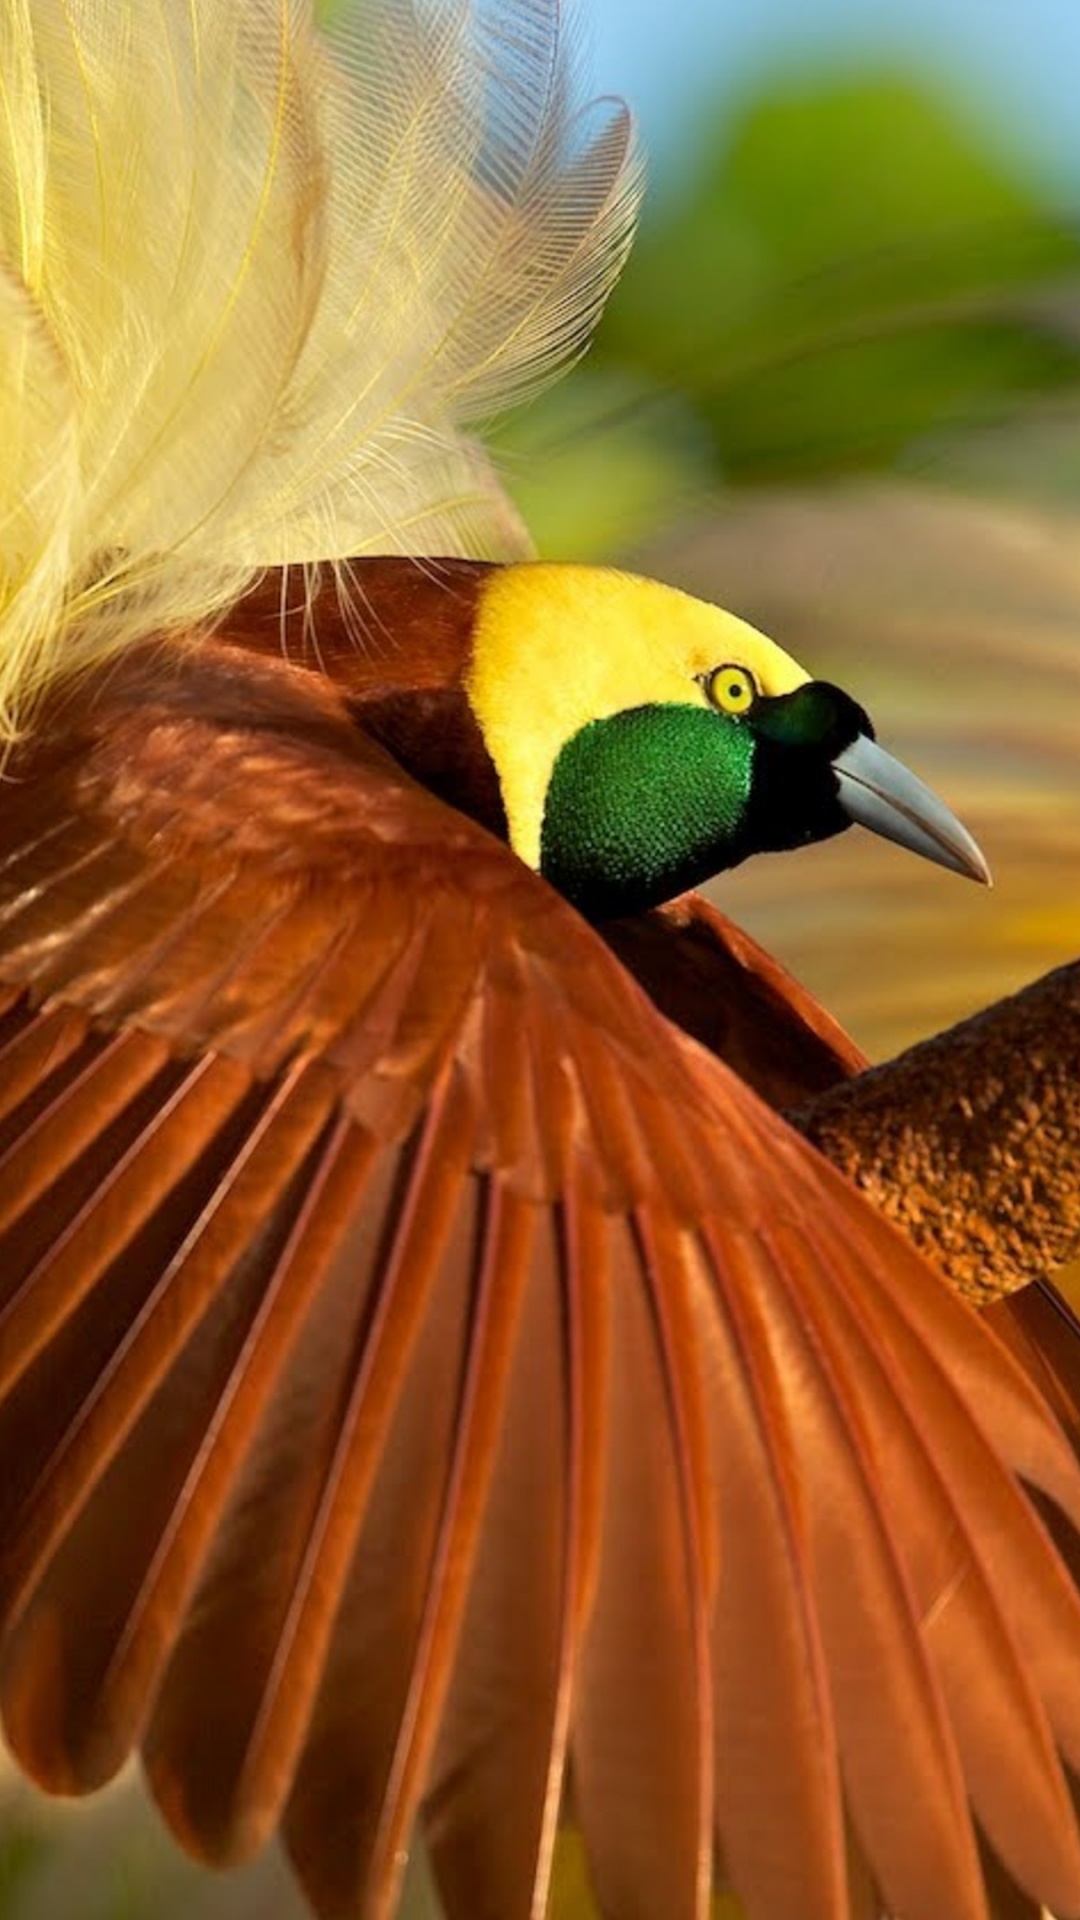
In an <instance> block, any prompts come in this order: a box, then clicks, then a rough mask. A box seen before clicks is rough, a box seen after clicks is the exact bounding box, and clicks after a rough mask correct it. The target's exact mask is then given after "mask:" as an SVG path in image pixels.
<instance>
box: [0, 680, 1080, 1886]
mask: <svg viewBox="0 0 1080 1920" xmlns="http://www.w3.org/2000/svg"><path fill="white" fill-rule="evenodd" d="M0 981H2V982H6V983H7V989H6V993H5V995H4V1012H3V1023H4V1024H3V1034H2V1039H3V1052H2V1054H0V1089H2V1094H3V1103H2V1104H3V1113H2V1121H0V1125H2V1133H0V1152H2V1155H3V1158H2V1159H0V1234H2V1238H0V1449H2V1456H0V1457H2V1458H3V1460H4V1463H5V1467H4V1473H3V1476H2V1481H0V1602H2V1634H0V1698H2V1704H3V1711H4V1716H5V1722H6V1727H7V1731H8V1736H9V1739H10V1741H11V1743H12V1745H13V1747H14V1750H15V1752H16V1754H17V1755H18V1757H19V1759H20V1760H21V1762H22V1764H23V1765H24V1766H25V1767H26V1768H27V1769H28V1771H29V1772H30V1773H31V1774H32V1775H33V1776H34V1777H35V1778H36V1779H38V1780H39V1781H41V1782H42V1784H44V1785H46V1786H48V1787H51V1788H54V1789H59V1790H62V1791H82V1790H85V1789H88V1788H91V1787H93V1786H95V1785H97V1784H98V1783H99V1782H101V1781H103V1780H104V1779H106V1778H108V1776H109V1775H110V1774H111V1773H112V1772H113V1771H114V1770H115V1769H116V1768H117V1767H118V1766H119V1765H120V1764H121V1762H122V1761H123V1759H124V1757H125V1756H126V1755H127V1754H128V1752H129V1751H130V1750H131V1749H132V1748H133V1747H141V1749H142V1751H143V1754H144V1756H145V1762H146V1766H147V1769H148V1773H149V1777H150V1781H151V1784H152V1787H153V1790H154V1792H155V1794H156V1796H157V1798H158V1800H159V1802H160V1804H161V1806H162V1808H163V1809H164V1812H165V1814H166V1817H167V1818H168V1820H169V1822H170V1824H171V1825H172V1827H173V1829H174V1831H175V1832H176V1833H177V1835H178V1836H179V1838H180V1840H181V1841H182V1842H183V1844H184V1845H185V1846H187V1847H188V1848H189V1849H190V1850H192V1851H193V1852H194V1853H196V1854H198V1855H200V1856H203V1857H205V1858H207V1859H210V1860H214V1861H219V1862H227V1861H230V1860H233V1859H236V1858H238V1857H240V1856H242V1855H244V1854H245V1853H247V1852H249V1851H250V1850H252V1849H253V1848H255V1847H256V1846H258V1844H259V1843H260V1841H261V1840H262V1839H263V1838H264V1837H265V1836H266V1835H267V1834H268V1833H269V1832H270V1831H271V1830H272V1829H273V1828H274V1827H275V1826H276V1825H277V1824H278V1823H279V1822H280V1823H281V1824H282V1826H283V1829H284V1833H285V1837H286V1842H287V1845H288V1847H289V1849H290V1851H291V1854H292V1857H293V1859H294V1861H295V1863H296V1866H297V1869H298V1872H299V1874H300V1877H301V1879H302V1882H303V1884H304V1886H305V1888H306V1890H307V1892H308V1895H309V1897H310V1898H311V1900H312V1903H313V1905H314V1906H315V1908H316V1910H317V1911H318V1912H319V1913H320V1914H321V1915H326V1916H331V1915H334V1916H337V1915H340V1914H343V1913H345V1912H351V1913H357V1912H359V1913H361V1914H363V1915H364V1916H368V1917H369V1920H383V1916H386V1915H388V1914H389V1913H390V1912H391V1910H392V1907H393V1901H394V1896H395V1891H396V1888H397V1885H398V1881H399V1876H400V1870H401V1862H402V1857H403V1855H402V1849H403V1848H404V1846H405V1845H406V1844H407V1842H408V1838H409V1835H410V1832H411V1830H412V1828H413V1826H414V1824H415V1821H416V1819H417V1817H418V1816H419V1817H420V1818H421V1819H422V1822H423V1826H424V1830H425V1833H426V1836H427V1839H428V1842H429V1844H430V1847H431V1850H432V1856H433V1860H434V1865H435V1869H436V1873H437V1876H438V1880H439V1883H440V1886H441V1889H442V1892H443V1895H444V1898H445V1901H446V1904H447V1909H448V1912H449V1914H450V1915H451V1920H484V1917H485V1916H491V1920H495V1917H496V1916H497V1920H515V1916H521V1917H522V1920H525V1917H526V1916H536V1915H539V1914H540V1913H541V1912H542V1909H543V1903H544V1895H545V1887H546V1878H547V1868H548V1862H549V1857H550V1847H551V1842H552V1836H553V1830H554V1824H555V1821H556V1818H557V1815H558V1813H559V1811H560V1804H561V1799H562V1794H563V1780H564V1776H567V1775H568V1776H569V1779H570V1782H571V1787H570V1792H571V1798H572V1806H573V1810H574V1813H575V1816H576V1818H577V1819H578V1820H579V1821H580V1822H581V1825H582V1828H583V1831H584V1835H585V1839H586V1844H587V1848H588V1852H589V1857H590V1861H591V1867H592V1872H593V1876H594V1879H595V1883H596V1887H597V1890H598V1896H599V1899H600V1903H601V1906H602V1908H603V1910H604V1911H605V1912H606V1913H610V1914H614V1915H620V1916H621V1915H632V1916H641V1920H683V1916H685V1917H686V1920H699V1916H702V1915H703V1914H704V1913H705V1911H706V1901H707V1891H708V1885H709V1881H710V1875H711V1872H712V1869H713V1861H714V1852H715V1853H716V1854H717V1856H718V1858H719V1861H720V1862H721V1867H720V1869H719V1871H720V1872H722V1873H723V1874H726V1875H727V1876H728V1878H729V1879H730V1881H731V1882H732V1883H734V1884H735V1885H736V1886H737V1887H738V1888H739V1889H740V1890H741V1892H742V1894H743V1896H744V1898H745V1900H746V1903H747V1907H748V1910H749V1913H750V1915H751V1916H752V1920H795V1917H796V1916H798V1920H808V1917H810V1920H840V1916H843V1915H845V1914H847V1913H848V1912H849V1911H854V1910H855V1903H856V1902H858V1903H859V1911H862V1910H863V1903H864V1902H865V1901H866V1900H867V1898H868V1896H867V1894H866V1891H865V1874H866V1871H867V1863H869V1874H870V1875H871V1876H872V1880H873V1883H874V1886H875V1887H876V1889H877V1892H878V1895H879V1897H880V1900H881V1902H882V1903H883V1904H884V1905H885V1906H887V1907H888V1908H889V1909H890V1910H891V1911H894V1912H898V1913H900V1912H902V1913H903V1914H904V1915H905V1916H910V1920H979V1917H980V1916H983V1915H984V1914H985V1903H984V1896H983V1892H982V1876H981V1872H980V1868H979V1864H978V1860H979V1853H978V1843H977V1840H976V1824H975V1823H976V1822H977V1823H978V1827H979V1828H980V1829H981V1830H982V1831H983V1832H984V1833H985V1834H986V1835H987V1836H989V1839H990V1841H991V1842H992V1844H993V1846H994V1848H995V1849H996V1850H997V1851H998V1853H999V1854H1000V1855H1001V1857H1002V1858H1003V1860H1004V1862H1005V1863H1006V1865H1007V1867H1008V1869H1009V1870H1010V1871H1011V1873H1012V1874H1013V1875H1014V1876H1015V1877H1016V1878H1017V1879H1018V1880H1019V1881H1020V1882H1021V1883H1022V1884H1023V1885H1024V1886H1025V1887H1026V1888H1027V1889H1028V1890H1029V1891H1030V1893H1031V1894H1032V1895H1033V1897H1038V1898H1040V1899H1043V1900H1046V1901H1048V1902H1050V1903H1051V1904H1053V1905H1055V1906H1057V1907H1059V1908H1062V1909H1067V1908H1069V1907H1070V1906H1075V1905H1076V1904H1077V1903H1080V1845H1078V1841H1077V1835H1076V1831H1075V1827H1074V1824H1073V1819H1072V1814H1071V1810H1070V1803H1069V1798H1068V1793H1067V1790H1066V1786H1065V1781H1064V1778H1063V1772H1062V1767H1061V1763H1060V1760H1059V1758H1058V1750H1059V1749H1060V1751H1061V1752H1062V1753H1063V1754H1064V1755H1065V1757H1066V1758H1067V1759H1068V1760H1069V1761H1070V1762H1071V1764H1072V1765H1073V1766H1074V1767H1080V1604H1078V1601H1077V1597H1076V1594H1075V1593H1074V1591H1073V1589H1072V1587H1071V1585H1070V1584H1069V1582H1068V1580H1067V1578H1066V1576H1065V1574H1064V1573H1063V1571H1062V1569H1061V1567H1060V1565H1059V1563H1058V1561H1057V1560H1056V1558H1055V1557H1054V1556H1053V1554H1052V1552H1051V1550H1050V1548H1049V1546H1048V1544H1047V1539H1046V1536H1045V1534H1044V1533H1043V1531H1042V1528H1041V1525H1040V1522H1039V1520H1038V1519H1037V1517H1036V1515H1035V1513H1034V1510H1033V1508H1032V1506H1031V1504H1030V1503H1029V1500H1028V1498H1027V1496H1026V1495H1025V1494H1024V1492H1023V1491H1022V1490H1021V1487H1020V1485H1019V1482H1018V1479H1017V1478H1016V1476H1018V1475H1022V1476H1023V1477H1024V1479H1025V1480H1027V1481H1030V1482H1031V1483H1032V1484H1034V1485H1035V1486H1037V1487H1039V1488H1041V1489H1043V1490H1044V1491H1045V1492H1046V1493H1047V1494H1048V1495H1049V1496H1051V1497H1052V1498H1054V1499H1056V1500H1057V1501H1059V1502H1060V1503H1061V1504H1062V1505H1063V1506H1064V1507H1065V1508H1067V1509H1068V1511H1069V1512H1070V1513H1071V1514H1072V1515H1073V1517H1074V1518H1076V1519H1078V1520H1080V1482H1078V1480H1077V1476H1076V1472H1075V1469H1074V1467H1073V1464H1072V1461H1071V1458H1070V1455H1069V1450H1068V1448H1067V1446H1066V1445H1065V1443H1064V1442H1063V1440H1062V1439H1061V1437H1060V1435H1059V1434H1058V1432H1057V1430H1056V1429H1055V1428H1054V1427H1053V1425H1052V1424H1051V1422H1050V1420H1049V1418H1048V1416H1047V1414H1046V1412H1045V1410H1044V1408H1043V1406H1042V1403H1041V1401H1040V1400H1039V1399H1038V1397H1037V1395H1036V1394H1035V1392H1034V1390H1033V1389H1032V1388H1031V1386H1030V1385H1029V1383H1028V1382H1027V1380H1026V1379H1025V1377H1024V1375H1023V1374H1022V1372H1021V1371H1020V1370H1019V1369H1018V1368H1017V1366H1016V1365H1015V1364H1014V1362H1013V1361H1012V1360H1011V1359H1010V1358H1009V1356H1008V1355H1007V1354H1006V1353H1005V1352H1004V1350H1003V1349H1002V1348H1001V1347H1000V1346H999V1345H998V1344H997V1343H996V1342H995V1340H994V1339H993V1338H992V1337H991V1336H990V1335H989V1334H987V1333H986V1332H985V1331H984V1330H983V1329H982V1328H981V1327H980V1325H979V1324H978V1322H977V1321H976V1319H975V1318H974V1316H973V1315H972V1314H971V1313H970V1311H969V1310H968V1309H966V1308H965V1307H964V1306H963V1305H962V1304H961V1303H959V1302H958V1301H956V1300H955V1299H953V1298H952V1297H951V1296H950V1295H949V1294H948V1293H947V1291H946V1290H945V1289H944V1288H942V1286H941V1285H940V1284H939V1282H938V1281H937V1279H936V1278H935V1276H934V1275H933V1274H932V1272H931V1271H930V1270H929V1269H928V1268H927V1267H926V1266H925V1265H924V1264H923V1263H922V1262H921V1260H920V1259H919V1258H918V1257H917V1256H916V1255H915V1254H914V1252H913V1251H912V1250H911V1249H910V1248H909V1247H908V1246H907V1245H906V1244H905V1243H904V1242H902V1241H901V1240H900V1239H899V1238H898V1237H897V1236H896V1235H895V1234H894V1233H893V1232H892V1231H891V1230H890V1229H889V1228H888V1226H887V1225H885V1224H884V1223H883V1222H881V1221H880V1220H879V1219H878V1218H877V1217H876V1216H874V1215H873V1214H872V1213H871V1212H870V1210H869V1209H868V1208H867V1207H866V1206H865V1205H864V1203H862V1202H861V1200H860V1199H859V1198H858V1196H857V1195H856V1194H855V1193H854V1192H853V1191H852V1190H851V1189H849V1188H848V1187H847V1186H846V1185H845V1184H844V1182H843V1181H842V1180H841V1179H840V1178H839V1176H838V1175H836V1174H835V1173H834V1172H833V1171H832V1170H831V1169H830V1168H829V1167H828V1166H827V1165H825V1164H824V1163H823V1162H821V1161H820V1160H819V1159H818V1158H817V1157H816V1156H815V1155H814V1153H813V1152H812V1150H810V1149H809V1148H808V1147H807V1146H806V1145H805V1144H803V1143H802V1142H801V1141H800V1140H799V1139H797V1138H796V1137H795V1136H794V1135H793V1134H792V1133H791V1132H790V1131H789V1130H788V1129H787V1128H786V1127H785V1125H784V1123H783V1122H782V1120H780V1119H779V1118H778V1117H777V1116H776V1115H774V1114H773V1113H771V1112H770V1111H769V1110H768V1109H767V1108H766V1107H764V1106H763V1105H762V1104H761V1103H760V1102H759V1100H758V1099H757V1098H756V1096H755V1095H754V1094H753V1093H752V1092H750V1091H749V1090H748V1089H747V1088H745V1087H744V1086H743V1085H742V1084H741V1083H740V1082H738V1081H737V1080H736V1079H735V1078H734V1077H733V1076H732V1075H731V1074H730V1073H729V1072H728V1071H727V1070H726V1069H725V1068H724V1067H723V1066H722V1065H721V1064H720V1063H719V1062H718V1061H715V1060H713V1059H712V1058H710V1057H709V1056H708V1055H707V1054H706V1053H705V1052H704V1051H703V1050H701V1049H700V1048H699V1047H697V1046H696V1045H695V1044H694V1043H693V1042H692V1041H691V1040H689V1039H687V1038H685V1036H683V1035H681V1034H680V1033H678V1032H677V1031H676V1030H675V1029H674V1028H673V1027H672V1026H670V1025H669V1024H668V1023H667V1022H666V1021H665V1020H664V1019H663V1018H662V1016H661V1015H660V1014H659V1013H658V1012H657V1011H656V1009H655V1008H654V1007H653V1006H652V1005H651V1004H650V1002H649V1001H648V999H647V998H646V997H645V995H644V994H643V992H642V991H641V990H640V989H639V988H638V987H637V986H636V985H635V983H634V982H633V981H632V980H631V979H630V978H629V977H628V975H627V974H626V973H625V972H624V970H623V969H622V968H621V967H620V966H619V965H618V963H617V962H616V961H615V959H614V958H613V957H612V955H611V954H610V953H609V952H608V951H607V950H606V949H605V947H604V946H603V945H602V943H601V942H600V940H599V939H598V938H597V936H595V935H594V934H593V933H592V932H591V931H590V930H589V929H588V928H587V927H586V926H585V925H584V924H583V923H582V922H581V921H579V920H578V918H577V917H576V916H575V915H574V914H573V913H572V912H571V911H570V910H569V909H568V908H567V907H566V906H565V904H564V903H562V902H561V901H559V900H558V899H557V898H556V897H555V896H554V895H553V894H551V892H550V891H549V890H548V889H547V888H546V887H545V886H544V885H543V884H542V883H541V882H540V881H539V880H537V879H536V878H535V876H533V875H531V874H530V873H528V872H527V871H526V870H525V869H524V868H523V867H522V866H521V865H520V864H519V863H518V862H517V861H516V860H515V859H514V858H513V857H512V856H511V855H510V854H509V853H508V851H507V850H506V849H505V848H504V847H503V846H501V845H500V844H499V843H498V842H497V841H495V840H494V839H492V838H490V837H489V836H488V835H486V834H485V833H484V832H483V831H481V830H480V829H479V828H477V827H475V826H473V825H472V824H471V823H470V822H468V821H467V820H465V819H464V818H463V817H462V816H459V815H457V814H455V813H453V812H452V811H450V810H449V809H448V808H446V807H445V806H443V805H442V804H441V803H440V802H438V801H436V800H435V799H433V798H432V797H431V796H430V795H428V794H425V793H424V792H423V791H422V790H421V789H419V788H418V787H417V786H415V785H414V784H413V782H412V781H411V780H409V779H408V778H407V777H406V776H404V775H403V774H401V773H399V772H398V771H397V770H396V769H395V767H394V765H393V764H392V763H391V762H390V761H389V760H388V759H387V758H386V757H385V755H384V754H383V752H382V750H381V749H380V748H378V747H377V746H375V745H374V744H373V743H372V742H371V741H370V740H369V739H366V738H365V737H364V736H363V735H362V734H361V733H360V732H359V731H358V729H357V728H356V727H355V726H354V725H353V724H351V722H350V720H349V718H348V714H347V712H346V710H345V708H344V707H343V706H342V705H341V704H340V703H339V701H338V698H337V696H336V695H335V694H334V693H333V692H332V691H331V690H330V689H329V688H328V687H326V686H325V685H322V684H320V683H319V682H318V681H317V680H316V679H315V678H314V677H313V676H310V675H308V674H306V673H304V672H302V671H300V670H297V669H292V668H288V667H285V666H282V665H279V664H273V663H271V662H269V661H264V660H261V659H259V658H256V657H249V658H245V657H243V656H239V655H236V654H230V653H229V651H228V650H227V649H224V648H222V649H220V650H215V649H211V648H209V647H208V646H202V647H201V648H193V649H192V650H191V651H190V652H188V653H184V652H181V653H180V654H178V655H177V657H176V658H175V659H172V660H170V662H169V664H168V665H167V666H166V665H165V664H163V663H162V662H160V661H157V660H155V659H154V658H152V657H151V658H148V659H146V660H143V661H129V662H127V663H126V664H125V665H124V667H123V668H122V669H117V670H115V671H114V672H113V673H112V675H111V676H110V678H109V679H108V681H107V682H105V683H103V684H102V685H101V686H100V687H98V688H97V690H96V692H94V690H91V689H84V691H83V694H82V695H81V696H80V702H79V705H78V708H77V710H76V708H75V707H72V708H71V709H70V710H69V712H68V714H67V715H66V716H64V715H58V716H55V717H54V719H53V720H52V721H51V722H47V721H43V725H42V731H41V735H40V738H39V741H38V744H37V745H36V746H35V747H34V748H33V750H32V751H31V750H28V751H27V752H26V753H25V754H24V755H23V757H22V759H21V761H19V762H17V763H12V765H11V767H10V769H9V780H8V783H7V786H6V788H5V791H4V795H3V802H2V805H0ZM849 1829H850V1830H851V1831H853V1833H854V1835H855V1836H856V1838H855V1843H854V1859H855V1864H854V1866H853V1868H852V1872H853V1874H854V1880H853V1882H852V1890H851V1895H850V1906H849V1893H848V1886H847V1868H846V1866H845V1860H846V1858H847V1855H848V1830H849ZM859 1887H862V1888H863V1891H862V1892H861V1893H860V1892H859V1890H858V1889H859Z"/></svg>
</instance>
